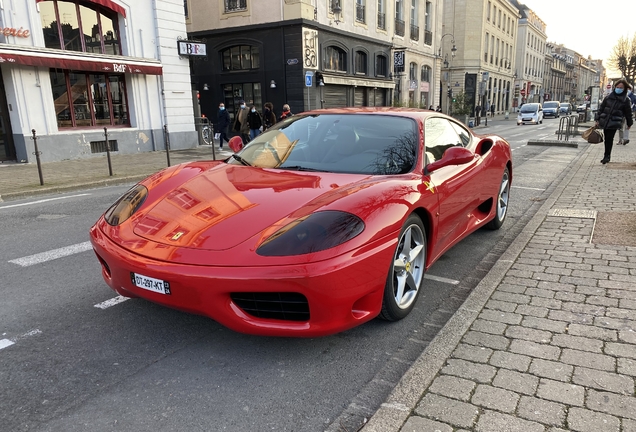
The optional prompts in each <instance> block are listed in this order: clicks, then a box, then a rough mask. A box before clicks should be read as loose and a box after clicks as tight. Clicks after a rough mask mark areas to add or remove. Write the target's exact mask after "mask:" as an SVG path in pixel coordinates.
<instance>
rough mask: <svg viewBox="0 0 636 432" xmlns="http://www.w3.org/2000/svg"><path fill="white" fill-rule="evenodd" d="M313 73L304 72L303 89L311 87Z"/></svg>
mask: <svg viewBox="0 0 636 432" xmlns="http://www.w3.org/2000/svg"><path fill="white" fill-rule="evenodd" d="M313 79H314V73H313V72H312V71H307V72H305V87H311V86H313Z"/></svg>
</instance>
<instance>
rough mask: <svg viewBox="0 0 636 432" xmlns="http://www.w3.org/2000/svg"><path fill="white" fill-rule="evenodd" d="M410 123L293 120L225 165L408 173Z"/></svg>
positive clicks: (329, 117) (413, 127) (363, 117)
mask: <svg viewBox="0 0 636 432" xmlns="http://www.w3.org/2000/svg"><path fill="white" fill-rule="evenodd" d="M418 137H419V133H418V127H417V123H416V122H415V120H413V119H410V118H406V117H399V116H394V115H383V114H314V115H302V114H300V115H296V116H293V117H291V118H289V119H287V120H285V121H283V122H281V123H278V124H276V125H275V126H274V127H272V128H270V129H268V130H267V131H265V132H263V133H262V134H260V135H259V136H257V137H256V138H255V139H254V140H252V141H250V142H249V143H248V144H247V145H246V146H245V147H244V148H243V149H242V150H241V151H240V152H239V153H238V156H239V157H238V158H233V157H232V158H229V159H228V160H227V163H229V164H234V165H240V164H243V165H251V166H255V167H260V168H279V169H289V170H298V171H324V172H336V173H352V174H377V175H387V174H403V173H407V172H409V171H411V170H412V169H413V166H414V164H415V161H416V159H417V149H418V143H419V139H418Z"/></svg>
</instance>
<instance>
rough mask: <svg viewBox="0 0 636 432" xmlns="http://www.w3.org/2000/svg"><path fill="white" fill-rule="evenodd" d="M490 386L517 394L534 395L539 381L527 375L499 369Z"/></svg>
mask: <svg viewBox="0 0 636 432" xmlns="http://www.w3.org/2000/svg"><path fill="white" fill-rule="evenodd" d="M492 384H493V385H494V386H496V387H501V388H504V389H507V390H512V391H514V392H517V393H521V394H526V395H534V393H535V392H536V390H537V386H538V385H539V379H538V378H537V377H535V376H532V375H529V374H525V373H521V372H515V371H512V370H508V369H499V370H498V371H497V375H496V376H495V379H494V380H493V381H492Z"/></svg>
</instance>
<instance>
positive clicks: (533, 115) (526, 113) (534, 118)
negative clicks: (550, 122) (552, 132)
mask: <svg viewBox="0 0 636 432" xmlns="http://www.w3.org/2000/svg"><path fill="white" fill-rule="evenodd" d="M526 123H529V124H539V123H543V107H542V106H541V104H540V103H527V104H523V105H522V106H521V108H520V109H519V115H518V116H517V126H519V125H522V124H526Z"/></svg>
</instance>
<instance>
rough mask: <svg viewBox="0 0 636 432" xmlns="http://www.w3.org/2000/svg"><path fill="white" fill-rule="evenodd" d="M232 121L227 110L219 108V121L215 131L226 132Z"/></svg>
mask: <svg viewBox="0 0 636 432" xmlns="http://www.w3.org/2000/svg"><path fill="white" fill-rule="evenodd" d="M231 122H232V121H231V120H230V114H229V113H228V112H227V110H219V122H218V124H217V125H218V128H217V132H219V133H225V134H226V133H227V132H228V130H227V129H228V127H229V126H230V123H231Z"/></svg>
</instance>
